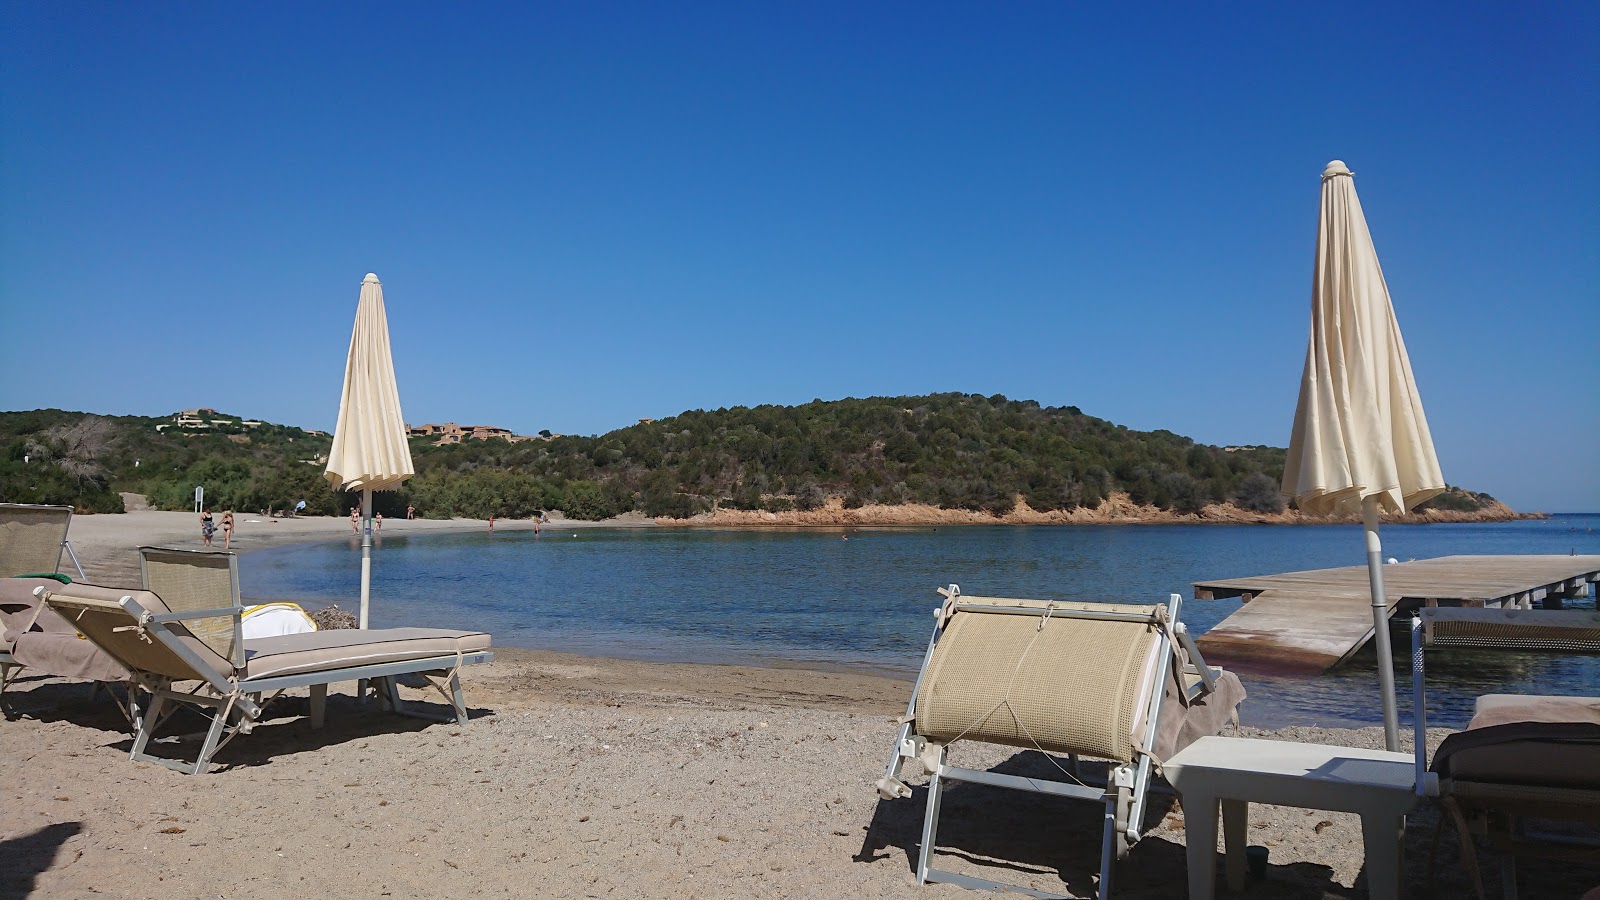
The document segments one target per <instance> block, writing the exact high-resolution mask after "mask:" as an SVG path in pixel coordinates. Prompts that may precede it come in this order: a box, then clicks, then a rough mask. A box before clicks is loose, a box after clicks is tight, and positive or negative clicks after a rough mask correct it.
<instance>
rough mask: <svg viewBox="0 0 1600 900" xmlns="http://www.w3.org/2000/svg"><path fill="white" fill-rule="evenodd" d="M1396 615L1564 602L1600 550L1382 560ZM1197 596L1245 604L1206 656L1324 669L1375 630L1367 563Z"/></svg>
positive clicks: (1250, 665)
mask: <svg viewBox="0 0 1600 900" xmlns="http://www.w3.org/2000/svg"><path fill="white" fill-rule="evenodd" d="M1383 576H1384V594H1385V598H1384V599H1385V600H1386V601H1387V606H1388V609H1389V614H1390V615H1391V616H1393V615H1394V614H1395V613H1396V612H1397V611H1398V612H1403V613H1409V612H1410V610H1412V609H1414V608H1416V607H1417V606H1420V605H1440V606H1491V607H1493V606H1512V605H1516V606H1523V607H1528V606H1531V605H1532V604H1534V603H1541V604H1543V605H1545V606H1548V607H1558V606H1560V605H1561V604H1562V602H1563V601H1564V600H1565V599H1566V598H1568V597H1575V596H1578V595H1579V594H1581V593H1582V592H1583V591H1584V590H1585V585H1586V584H1589V583H1593V582H1595V581H1597V580H1600V556H1444V557H1439V558H1436V559H1420V560H1414V561H1412V562H1407V563H1401V564H1398V565H1392V566H1385V567H1384V569H1383ZM1194 596H1195V599H1197V600H1210V599H1222V598H1227V597H1241V596H1242V597H1244V598H1245V601H1246V602H1245V605H1244V606H1243V607H1241V608H1240V609H1239V611H1238V612H1235V613H1234V614H1233V615H1231V616H1229V617H1228V618H1226V619H1224V620H1223V621H1222V622H1219V623H1218V624H1217V626H1216V627H1215V628H1212V629H1211V630H1210V631H1209V632H1207V633H1206V634H1204V635H1202V636H1201V637H1200V638H1199V639H1198V643H1199V645H1200V649H1201V651H1202V652H1203V653H1205V655H1206V658H1207V660H1208V661H1214V662H1215V661H1222V662H1226V663H1229V664H1231V665H1233V666H1234V667H1236V668H1245V669H1256V670H1265V671H1273V672H1288V673H1297V672H1299V673H1305V672H1321V671H1324V670H1326V669H1329V668H1332V667H1333V666H1336V665H1338V664H1339V663H1341V662H1344V661H1345V660H1347V659H1349V658H1350V657H1351V656H1353V655H1354V654H1355V653H1356V651H1358V650H1360V649H1361V647H1362V646H1364V645H1365V644H1366V643H1367V641H1368V640H1370V639H1371V638H1372V607H1371V603H1372V595H1371V592H1370V589H1369V587H1368V584H1367V567H1366V566H1346V567H1343V568H1338V569H1314V570H1310V571H1305V572H1285V573H1283V574H1279V575H1260V576H1254V577H1249V578H1224V579H1218V580H1213V581H1196V582H1195V583H1194Z"/></svg>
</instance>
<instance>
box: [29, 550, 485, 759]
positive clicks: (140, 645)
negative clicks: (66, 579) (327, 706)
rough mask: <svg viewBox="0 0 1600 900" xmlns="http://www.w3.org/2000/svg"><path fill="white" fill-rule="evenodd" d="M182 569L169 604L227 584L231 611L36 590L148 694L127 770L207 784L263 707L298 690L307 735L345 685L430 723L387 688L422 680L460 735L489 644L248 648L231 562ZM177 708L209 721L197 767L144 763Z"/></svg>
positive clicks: (387, 641)
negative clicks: (337, 687)
mask: <svg viewBox="0 0 1600 900" xmlns="http://www.w3.org/2000/svg"><path fill="white" fill-rule="evenodd" d="M172 552H173V551H158V552H157V554H156V555H161V556H163V557H164V558H165V559H167V560H172V559H175V558H176V557H172V556H166V554H170V553H172ZM179 552H181V551H179ZM218 557H220V558H221V559H218ZM147 562H148V558H147ZM190 562H191V563H192V565H193V568H195V569H196V570H197V571H196V572H194V573H191V583H190V585H189V587H188V588H179V589H178V591H177V594H178V595H179V596H180V597H182V598H183V599H185V600H188V601H189V602H190V604H191V605H192V604H193V602H194V599H195V598H197V597H201V596H205V593H204V591H202V590H201V589H199V588H198V587H197V586H198V585H204V584H210V585H211V586H212V587H215V586H216V585H217V584H220V583H223V579H224V578H225V579H227V583H229V585H230V588H229V594H231V598H232V602H231V604H226V605H221V604H219V605H218V606H214V607H209V608H200V609H195V608H190V609H186V610H181V611H177V610H174V609H172V607H171V606H169V605H168V604H167V603H166V602H165V600H164V599H163V598H162V597H161V596H160V595H158V594H156V593H154V592H152V591H127V590H118V589H112V588H103V587H96V586H94V585H86V584H69V585H59V584H57V585H54V586H46V587H41V588H39V589H38V592H39V595H40V597H41V598H42V599H43V600H44V602H45V603H46V604H48V606H49V607H50V608H51V609H52V610H54V611H56V612H57V613H59V614H61V616H62V617H63V618H64V619H66V620H67V621H68V622H69V623H70V624H71V625H72V627H74V628H76V629H77V630H78V631H79V632H80V633H81V634H83V636H84V637H85V638H87V639H88V640H89V641H91V642H93V643H94V644H95V645H96V646H97V647H99V648H101V649H102V650H104V651H105V652H106V653H107V654H109V655H110V656H112V657H113V658H115V659H116V660H117V661H118V662H120V663H121V664H122V665H124V666H125V667H127V669H128V671H129V672H130V673H131V677H132V679H133V681H134V682H135V683H137V684H138V685H139V686H140V687H142V688H144V689H145V690H146V691H148V692H149V693H150V694H151V697H152V700H151V702H150V706H149V709H147V710H145V712H144V714H143V715H142V716H140V717H139V718H138V720H137V722H136V725H137V729H136V733H135V736H134V742H133V750H132V753H131V754H130V757H131V758H132V759H135V760H143V761H146V762H154V763H158V764H160V765H163V766H167V767H169V768H173V769H178V770H179V771H184V772H190V773H194V774H199V773H202V772H205V771H206V770H207V768H208V766H209V765H210V762H211V759H212V757H213V755H215V753H216V752H217V751H218V750H220V749H221V748H222V747H223V746H224V745H226V744H227V743H228V741H230V740H232V739H233V738H234V737H236V736H237V735H239V734H242V733H248V732H249V731H250V730H251V728H252V727H253V726H254V725H255V723H256V722H257V721H259V720H260V719H261V717H262V713H263V708H264V706H265V705H266V702H270V701H271V699H272V698H274V697H276V696H277V695H278V694H279V693H282V692H283V691H284V690H286V689H289V688H294V687H309V688H310V689H311V722H312V726H313V727H320V726H321V724H322V718H323V705H324V703H325V701H326V697H327V687H328V685H329V684H332V683H335V682H341V681H358V680H371V681H373V682H374V683H375V684H376V685H377V686H378V688H379V696H380V699H382V700H384V701H385V702H386V703H387V705H388V706H389V707H390V708H391V709H393V710H394V711H395V712H398V713H402V714H406V715H417V716H422V717H425V718H436V717H434V716H428V715H426V714H424V713H421V712H419V711H415V710H411V709H408V708H407V707H406V706H405V705H404V704H403V703H402V702H401V700H400V695H399V691H398V689H397V687H396V685H395V680H394V679H395V677H396V676H399V675H406V674H413V673H420V674H422V675H425V676H427V677H428V679H429V683H430V684H432V685H433V687H434V688H436V689H437V690H439V692H440V693H441V694H442V695H443V696H444V697H445V699H446V700H447V701H448V702H449V703H450V705H451V707H452V710H453V713H454V715H453V716H452V717H451V718H452V719H453V720H454V721H456V722H458V723H462V724H465V723H466V721H467V708H466V701H465V699H464V697H463V696H462V692H461V680H460V670H461V667H462V666H466V665H472V664H477V663H486V662H489V661H491V660H492V659H493V658H494V654H493V653H491V652H489V646H490V637H489V635H488V634H485V633H483V632H471V631H451V630H447V629H437V628H388V629H379V630H357V629H341V630H335V631H315V632H307V633H302V634H288V635H280V636H274V637H266V638H258V639H253V640H245V639H244V638H243V636H242V621H241V620H242V618H243V611H244V607H243V605H242V603H240V601H239V599H238V594H237V589H236V585H237V584H238V578H237V569H236V568H235V565H234V559H233V556H232V554H193V555H192V556H191V558H190ZM219 563H221V565H219ZM219 573H220V574H219ZM147 574H148V569H147ZM155 580H156V581H161V578H160V577H159V576H158V577H157V578H156V579H155ZM185 590H187V591H188V593H187V594H185V593H184V591H185ZM183 682H195V683H196V684H195V685H194V686H193V687H192V688H189V689H182V690H180V689H179V688H178V687H177V685H179V684H180V683H183ZM264 695H268V696H266V701H263V699H262V698H263V696H264ZM185 706H187V707H191V708H193V709H195V710H197V711H199V712H201V713H202V714H203V715H205V716H207V717H208V718H210V720H211V721H210V727H209V729H208V731H207V733H206V736H205V741H204V743H203V744H202V746H201V747H200V750H199V752H198V754H197V756H196V757H195V759H194V761H193V762H186V761H185V762H180V761H177V760H170V759H165V758H162V757H157V756H152V755H150V754H148V753H146V752H145V748H146V747H147V746H148V745H149V743H150V741H151V738H152V737H153V736H154V734H155V732H156V730H157V729H158V728H159V727H160V726H161V724H162V723H163V722H164V721H165V720H166V719H167V717H168V716H170V715H171V713H172V712H173V711H175V710H176V709H179V708H182V707H185Z"/></svg>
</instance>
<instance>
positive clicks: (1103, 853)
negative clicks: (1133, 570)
mask: <svg viewBox="0 0 1600 900" xmlns="http://www.w3.org/2000/svg"><path fill="white" fill-rule="evenodd" d="M940 593H943V594H945V596H946V597H948V598H949V603H948V604H947V606H946V607H944V608H941V609H938V610H935V617H936V624H935V625H934V629H933V636H932V637H930V638H929V639H928V649H927V651H926V652H925V653H924V654H923V657H922V667H921V669H920V670H919V671H918V673H917V680H916V683H915V684H914V686H913V687H912V689H911V701H910V703H909V704H907V706H906V714H905V717H904V719H903V720H902V723H901V725H900V730H899V733H897V734H896V735H895V743H894V750H893V751H892V752H891V754H890V756H889V763H888V766H887V767H886V769H885V771H884V776H883V778H882V779H880V780H879V781H878V782H877V787H878V793H879V795H880V796H881V797H883V798H884V799H885V800H893V799H897V798H904V797H910V796H911V793H912V792H911V788H910V786H908V785H907V784H906V783H905V782H904V781H903V780H901V773H902V771H903V769H904V767H905V764H906V763H907V762H908V761H910V760H913V759H922V760H924V762H923V765H924V767H926V768H929V769H930V771H929V774H928V801H927V810H926V813H925V814H924V816H923V824H922V846H921V849H920V852H919V854H918V857H917V883H918V884H926V883H928V882H930V881H933V882H939V883H943V884H955V885H959V886H961V887H964V888H968V889H971V890H980V891H994V892H1001V893H1004V892H1016V893H1022V894H1027V895H1029V896H1033V897H1042V898H1050V900H1066V897H1065V895H1061V894H1051V893H1046V892H1042V891H1036V890H1032V889H1030V888H1025V887H1021V886H1018V885H1012V884H1006V883H1005V882H1000V881H991V880H989V879H987V878H978V877H975V876H972V875H962V874H960V873H958V872H949V871H945V870H942V869H935V868H933V867H932V865H930V863H931V861H932V858H933V852H934V847H935V845H936V844H937V842H938V832H939V806H940V801H941V800H942V798H943V794H944V783H945V782H947V781H958V782H969V783H973V784H987V785H990V786H993V787H1001V788H1008V789H1010V790H1018V791H1028V792H1031V793H1039V794H1049V795H1052V796H1057V797H1068V798H1071V799H1074V800H1088V801H1100V802H1103V803H1104V804H1105V829H1104V834H1103V836H1102V839H1101V846H1100V884H1099V890H1098V896H1099V897H1100V900H1108V898H1109V897H1110V896H1111V874H1112V873H1111V868H1112V863H1113V861H1114V859H1120V858H1121V857H1122V856H1124V855H1126V853H1127V851H1128V848H1129V847H1130V846H1131V845H1132V844H1134V843H1137V842H1138V841H1139V839H1140V837H1141V836H1142V835H1141V834H1140V831H1139V829H1140V825H1141V824H1142V822H1143V821H1144V810H1145V800H1146V797H1147V795H1148V793H1149V790H1150V777H1151V767H1152V762H1153V760H1152V758H1151V756H1150V754H1149V753H1148V752H1139V753H1137V757H1138V758H1137V760H1136V761H1134V762H1131V763H1122V764H1120V765H1117V766H1114V767H1112V768H1111V769H1110V770H1109V771H1108V773H1107V776H1106V783H1105V784H1104V785H1103V786H1098V787H1097V786H1094V785H1085V784H1081V783H1080V784H1072V783H1068V782H1060V781H1051V780H1048V779H1043V778H1025V777H1021V776H1017V775H1006V774H1003V773H1000V772H990V771H985V770H980V769H967V768H962V767H959V766H952V765H948V764H946V762H945V758H946V755H947V752H948V748H946V747H940V748H939V751H938V757H937V759H936V760H933V761H931V763H930V762H929V761H927V760H926V759H925V751H926V749H927V741H926V739H925V738H923V737H922V736H921V735H919V734H917V733H916V729H915V724H916V722H915V719H914V717H915V715H916V710H917V696H918V694H919V693H920V692H921V690H922V683H923V679H924V677H925V676H926V675H927V672H928V664H929V663H930V661H931V660H932V659H933V651H934V648H935V647H936V646H937V645H938V643H939V638H940V636H941V635H942V634H943V633H944V630H945V628H946V627H948V625H949V623H950V621H951V620H952V619H953V617H954V615H955V614H957V613H962V612H974V613H992V614H999V615H1025V616H1032V617H1035V618H1038V617H1039V616H1040V614H1041V611H1040V610H1039V609H1037V608H1029V607H1018V606H996V605H992V604H983V603H976V602H967V601H963V600H961V599H960V594H961V588H960V587H959V586H958V585H954V584H952V585H950V587H949V588H947V589H944V590H941V591H940ZM1182 607H1183V598H1182V597H1181V596H1179V595H1177V594H1172V595H1170V597H1169V601H1168V603H1167V604H1157V605H1156V606H1154V607H1152V608H1151V610H1152V612H1151V613H1150V614H1148V615H1144V614H1134V613H1126V612H1113V611H1109V610H1108V611H1106V612H1097V611H1093V610H1084V609H1052V610H1050V612H1049V617H1050V618H1052V619H1080V620H1092V621H1101V622H1130V623H1145V624H1149V625H1152V626H1154V627H1155V628H1157V633H1158V638H1157V640H1158V644H1157V647H1156V655H1157V663H1156V665H1157V668H1156V677H1154V678H1152V679H1151V689H1150V695H1149V696H1148V697H1144V698H1141V700H1142V702H1144V703H1145V718H1144V724H1145V730H1144V735H1143V737H1144V743H1143V746H1144V747H1146V748H1148V747H1152V746H1154V745H1155V740H1156V734H1157V732H1158V730H1159V728H1160V718H1161V705H1162V699H1163V696H1164V694H1165V685H1166V678H1165V673H1166V672H1167V671H1168V670H1169V669H1170V667H1171V665H1172V663H1173V653H1174V652H1175V650H1174V646H1173V644H1174V641H1176V642H1178V643H1179V644H1181V646H1182V647H1183V648H1184V649H1185V650H1186V651H1187V652H1188V654H1189V658H1190V660H1191V662H1190V663H1189V664H1188V665H1186V666H1185V669H1184V674H1187V675H1193V676H1196V677H1197V678H1198V681H1197V682H1196V684H1195V685H1194V688H1193V690H1192V691H1191V695H1192V696H1194V697H1198V696H1202V695H1203V694H1205V693H1209V692H1210V691H1212V690H1213V689H1215V687H1216V674H1217V673H1216V671H1215V670H1213V669H1211V668H1209V667H1208V666H1206V665H1205V661H1204V659H1203V658H1202V657H1201V655H1200V650H1199V648H1198V647H1196V646H1195V643H1194V638H1193V637H1191V636H1190V634H1189V632H1188V629H1187V628H1186V627H1184V625H1183V622H1182V621H1181V620H1180V619H1179V617H1178V616H1179V613H1180V612H1181V611H1182ZM1064 693H1066V694H1068V695H1070V686H1066V687H1065V689H1064ZM1063 701H1064V702H1069V701H1068V700H1067V698H1066V696H1064V698H1063ZM1068 760H1069V763H1070V765H1071V768H1072V771H1073V775H1074V777H1076V774H1077V768H1078V758H1077V756H1076V755H1069V757H1068Z"/></svg>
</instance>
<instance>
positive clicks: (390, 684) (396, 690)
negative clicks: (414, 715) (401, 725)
mask: <svg viewBox="0 0 1600 900" xmlns="http://www.w3.org/2000/svg"><path fill="white" fill-rule="evenodd" d="M378 682H379V684H380V685H381V687H379V690H381V691H382V692H383V696H384V698H385V700H384V702H386V703H388V704H389V709H390V710H391V711H393V712H394V713H396V714H397V715H402V716H403V715H405V714H406V706H405V701H403V700H401V699H400V685H399V683H397V682H396V681H395V677H394V676H393V675H389V676H387V677H385V678H380V679H378Z"/></svg>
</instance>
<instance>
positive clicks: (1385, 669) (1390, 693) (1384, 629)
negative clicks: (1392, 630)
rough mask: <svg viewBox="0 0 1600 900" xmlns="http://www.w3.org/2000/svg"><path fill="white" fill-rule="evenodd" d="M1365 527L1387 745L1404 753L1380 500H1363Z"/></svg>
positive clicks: (1374, 639)
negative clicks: (1385, 585)
mask: <svg viewBox="0 0 1600 900" xmlns="http://www.w3.org/2000/svg"><path fill="white" fill-rule="evenodd" d="M1361 524H1362V526H1363V530H1365V531H1366V533H1367V581H1368V582H1369V583H1370V585H1371V588H1372V641H1373V643H1374V644H1376V645H1377V650H1378V691H1379V693H1381V694H1382V695H1383V697H1382V699H1383V742H1384V745H1385V746H1386V747H1387V748H1388V750H1389V752H1390V753H1397V752H1399V750H1400V713H1399V711H1398V710H1397V709H1396V703H1395V697H1394V650H1393V648H1391V647H1390V646H1389V598H1388V595H1387V594H1385V593H1384V591H1383V542H1382V541H1380V540H1379V539H1378V498H1377V497H1376V496H1372V497H1363V498H1362V499H1361Z"/></svg>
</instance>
